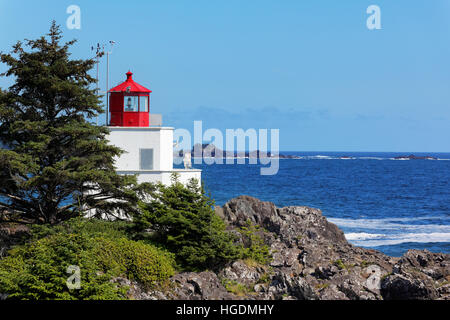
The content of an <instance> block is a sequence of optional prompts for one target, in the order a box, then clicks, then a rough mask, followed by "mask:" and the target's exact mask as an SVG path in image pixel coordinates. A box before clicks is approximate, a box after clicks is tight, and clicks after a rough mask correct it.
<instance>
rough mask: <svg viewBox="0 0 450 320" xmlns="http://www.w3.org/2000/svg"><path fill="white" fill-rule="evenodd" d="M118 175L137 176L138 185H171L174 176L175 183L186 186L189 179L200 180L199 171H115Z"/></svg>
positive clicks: (200, 174) (200, 173)
mask: <svg viewBox="0 0 450 320" xmlns="http://www.w3.org/2000/svg"><path fill="white" fill-rule="evenodd" d="M117 173H118V174H129V175H134V174H136V175H137V180H138V183H143V182H152V183H156V182H162V183H163V184H165V185H170V184H171V183H172V177H173V175H174V174H175V175H176V176H177V181H179V182H181V183H183V184H187V183H188V182H189V181H190V180H191V179H196V180H197V181H198V183H200V182H201V179H202V171H201V170H199V169H172V170H170V171H158V170H145V171H117Z"/></svg>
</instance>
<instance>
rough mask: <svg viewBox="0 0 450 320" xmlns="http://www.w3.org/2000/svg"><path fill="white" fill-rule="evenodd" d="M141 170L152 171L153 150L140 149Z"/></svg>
mask: <svg viewBox="0 0 450 320" xmlns="http://www.w3.org/2000/svg"><path fill="white" fill-rule="evenodd" d="M139 151H140V152H139V153H140V158H141V159H140V168H141V170H153V149H140V150H139Z"/></svg>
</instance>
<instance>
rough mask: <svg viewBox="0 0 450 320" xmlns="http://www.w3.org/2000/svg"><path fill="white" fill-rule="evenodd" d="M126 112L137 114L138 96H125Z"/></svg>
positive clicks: (124, 105)
mask: <svg viewBox="0 0 450 320" xmlns="http://www.w3.org/2000/svg"><path fill="white" fill-rule="evenodd" d="M123 107H124V111H130V112H137V111H138V110H139V109H138V99H137V97H136V96H124V99H123Z"/></svg>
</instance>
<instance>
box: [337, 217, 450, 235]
mask: <svg viewBox="0 0 450 320" xmlns="http://www.w3.org/2000/svg"><path fill="white" fill-rule="evenodd" d="M434 219H439V220H440V221H446V222H448V221H449V220H450V217H417V218H387V219H342V218H329V219H328V220H329V221H330V222H332V223H334V224H336V225H337V226H338V227H341V228H356V229H362V230H361V231H367V230H378V231H381V230H385V231H388V230H392V231H397V232H411V231H413V232H417V233H432V232H445V233H447V232H448V233H450V224H404V223H399V222H408V221H411V222H412V221H425V220H434Z"/></svg>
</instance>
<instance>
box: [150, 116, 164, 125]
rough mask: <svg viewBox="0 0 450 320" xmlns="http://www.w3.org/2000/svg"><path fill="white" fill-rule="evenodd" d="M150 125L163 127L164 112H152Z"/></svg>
mask: <svg viewBox="0 0 450 320" xmlns="http://www.w3.org/2000/svg"><path fill="white" fill-rule="evenodd" d="M149 125H150V126H152V127H161V126H162V114H158V113H150V117H149Z"/></svg>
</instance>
